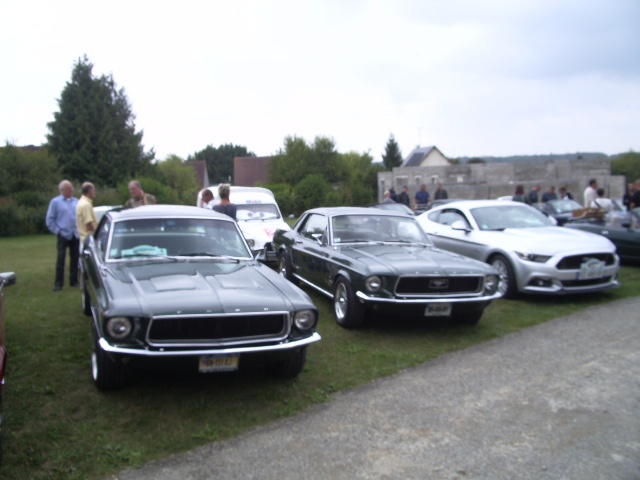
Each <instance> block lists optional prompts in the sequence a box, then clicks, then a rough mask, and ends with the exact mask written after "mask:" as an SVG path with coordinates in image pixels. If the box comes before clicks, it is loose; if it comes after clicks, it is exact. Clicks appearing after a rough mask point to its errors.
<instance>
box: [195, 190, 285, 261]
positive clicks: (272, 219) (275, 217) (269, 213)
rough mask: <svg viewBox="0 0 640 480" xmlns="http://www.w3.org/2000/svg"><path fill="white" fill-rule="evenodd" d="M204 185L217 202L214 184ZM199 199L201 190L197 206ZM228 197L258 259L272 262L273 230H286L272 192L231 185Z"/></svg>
mask: <svg viewBox="0 0 640 480" xmlns="http://www.w3.org/2000/svg"><path fill="white" fill-rule="evenodd" d="M207 188H208V190H210V191H211V193H213V201H212V204H214V205H215V204H218V203H220V196H219V194H218V187H217V186H212V187H207ZM201 200H202V191H201V192H199V193H198V198H197V200H196V206H200V201H201ZM229 201H230V202H231V203H233V204H234V205H235V206H236V208H237V211H236V219H237V221H238V225H239V226H240V230H242V234H243V235H244V237H245V238H246V239H247V242H248V244H249V246H250V247H251V250H252V251H253V252H254V255H256V257H257V258H258V260H260V261H262V262H265V263H275V262H276V261H277V258H276V252H275V250H274V249H273V234H274V233H276V230H278V229H281V230H287V229H288V228H289V224H288V223H287V222H285V221H284V218H283V217H282V213H281V212H280V207H278V203H277V202H276V199H275V197H274V195H273V192H272V191H271V190H269V189H268V188H262V187H239V186H235V185H232V186H231V187H230V194H229Z"/></svg>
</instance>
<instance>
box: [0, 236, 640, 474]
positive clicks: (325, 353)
mask: <svg viewBox="0 0 640 480" xmlns="http://www.w3.org/2000/svg"><path fill="white" fill-rule="evenodd" d="M0 252H1V254H0V255H1V256H0V270H2V271H15V272H16V273H17V275H18V283H17V284H16V285H15V286H13V287H10V288H8V289H6V291H5V299H6V303H5V306H6V315H7V325H6V330H7V338H8V348H9V365H8V374H7V378H6V386H5V399H4V414H5V424H4V426H3V430H4V437H5V438H4V443H5V455H4V465H3V466H2V469H1V470H0V475H1V476H2V477H3V478H12V479H17V480H20V479H44V478H47V479H50V478H53V479H94V478H95V479H98V478H105V477H106V476H107V475H109V474H112V473H115V472H117V471H120V470H122V469H124V468H127V467H135V466H140V465H142V464H144V463H145V462H147V461H149V460H152V459H155V458H160V457H164V456H167V455H169V454H172V453H178V452H181V451H185V450H188V449H191V448H194V447H197V446H199V445H202V444H204V443H206V442H210V441H213V440H221V439H225V438H229V437H232V436H235V435H238V434H240V433H242V432H244V431H246V430H248V429H250V428H252V427H255V426H257V425H260V424H264V423H267V422H269V421H272V420H274V419H277V418H280V417H285V416H289V415H293V414H295V413H298V412H300V411H302V410H304V409H305V408H307V407H309V406H310V405H312V404H316V403H320V402H325V401H327V400H328V399H330V398H331V396H332V395H333V394H334V393H335V392H338V391H341V390H345V389H348V388H352V387H355V386H357V385H361V384H364V383H366V382H370V381H372V380H374V379H376V378H379V377H383V376H387V375H391V374H393V373H396V372H398V371H399V370H401V369H404V368H407V367H411V366H413V365H416V364H418V363H421V362H425V361H429V360H430V359H433V358H435V357H437V356H439V355H442V354H444V353H447V352H451V351H455V350H459V349H462V348H465V347H468V346H470V345H473V344H476V343H479V342H483V341H486V340H489V339H492V338H496V337H499V336H501V335H505V334H507V333H509V332H513V331H516V330H519V329H521V328H525V327H528V326H532V325H536V324H539V323H542V322H545V321H548V320H550V319H552V318H555V317H557V316H562V315H566V314H569V313H571V312H574V311H576V310H579V309H582V308H586V307H589V306H590V305H595V304H599V303H603V302H610V301H613V300H617V299H619V298H624V297H630V296H635V295H638V292H640V268H638V267H623V269H622V271H621V281H622V287H621V288H619V289H617V290H614V291H611V292H606V293H601V294H595V295H584V296H572V297H562V298H543V297H536V298H524V299H518V300H498V301H496V302H494V303H493V304H492V305H491V306H490V307H489V308H488V309H487V310H486V312H485V315H484V317H483V318H482V320H481V321H480V323H479V324H478V325H477V326H475V327H459V326H452V325H449V324H447V322H433V321H429V322H427V321H424V320H409V319H375V320H373V321H372V322H371V323H370V324H369V325H368V326H367V327H366V328H363V329H361V330H356V331H347V330H344V329H341V328H340V327H338V326H337V325H336V324H335V322H334V321H333V316H332V313H331V303H330V301H329V300H328V299H326V298H324V297H320V296H318V295H316V294H315V293H314V292H311V291H308V293H309V294H310V295H311V297H312V299H313V300H314V302H315V303H316V305H317V306H318V308H319V310H320V315H321V317H320V318H321V320H320V325H319V328H318V330H319V331H320V333H321V334H322V336H323V340H322V341H321V342H319V343H317V344H314V345H312V346H310V347H309V356H308V360H307V366H306V368H305V370H304V372H303V373H302V374H301V375H300V376H299V377H298V378H296V379H293V380H288V381H282V380H278V379H275V378H273V377H271V376H269V375H265V374H264V372H262V371H260V370H248V371H241V372H239V373H237V374H228V375H225V374H223V375H214V376H200V375H197V374H187V375H185V374H184V372H182V373H176V372H168V371H157V370H155V371H150V372H139V373H137V374H136V375H135V377H134V378H133V381H131V382H130V384H129V386H128V387H127V388H125V389H124V390H121V391H117V392H111V393H108V394H105V393H101V392H98V391H97V390H96V389H95V388H94V387H93V384H92V382H91V375H90V359H89V352H90V347H91V338H90V328H89V327H90V324H89V319H88V317H85V316H84V315H83V314H82V309H81V305H80V303H81V302H80V291H79V290H78V289H70V288H64V289H63V290H62V291H61V292H52V290H51V288H52V286H53V277H54V263H55V241H54V239H53V237H51V236H33V237H20V238H3V239H0Z"/></svg>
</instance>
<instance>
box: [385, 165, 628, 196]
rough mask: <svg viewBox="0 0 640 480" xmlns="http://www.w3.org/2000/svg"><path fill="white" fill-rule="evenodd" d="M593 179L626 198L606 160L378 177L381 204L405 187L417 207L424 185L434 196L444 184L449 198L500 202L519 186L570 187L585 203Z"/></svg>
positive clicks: (412, 170)
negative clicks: (392, 191)
mask: <svg viewBox="0 0 640 480" xmlns="http://www.w3.org/2000/svg"><path fill="white" fill-rule="evenodd" d="M590 178H595V179H596V180H598V185H599V186H601V187H603V188H604V189H605V192H606V195H607V196H608V197H609V198H612V199H618V198H621V197H622V195H623V194H624V190H625V183H626V181H625V177H624V176H620V175H611V160H609V159H608V158H602V159H597V160H583V159H579V160H578V159H577V160H557V161H549V162H518V163H474V164H464V165H447V166H433V167H407V168H402V167H398V168H394V169H393V171H391V172H381V173H378V200H379V201H382V198H383V193H384V191H385V189H388V188H390V187H391V186H394V187H395V188H396V192H399V191H400V190H401V189H402V187H403V186H404V185H408V186H409V196H410V197H411V200H412V206H413V197H414V195H415V193H416V192H417V191H418V190H419V189H420V185H421V184H422V183H425V184H426V185H427V190H428V191H429V193H431V194H432V195H433V191H434V190H435V184H436V183H438V182H440V183H442V184H443V186H444V188H445V189H446V190H447V192H448V193H449V198H464V199H484V198H498V197H502V196H505V195H513V192H514V190H515V187H516V185H518V184H520V185H523V186H524V190H525V193H526V192H528V191H529V190H531V188H533V187H534V186H535V185H540V186H541V187H542V191H545V190H547V189H548V188H549V187H550V186H551V185H554V186H555V187H556V191H557V189H558V188H560V187H561V186H566V187H567V190H569V191H570V192H571V193H573V195H574V197H575V199H576V200H577V201H578V202H579V203H582V193H583V191H584V189H585V188H586V187H587V185H588V184H589V179H590Z"/></svg>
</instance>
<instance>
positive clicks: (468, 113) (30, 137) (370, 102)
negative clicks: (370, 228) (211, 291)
mask: <svg viewBox="0 0 640 480" xmlns="http://www.w3.org/2000/svg"><path fill="white" fill-rule="evenodd" d="M639 21H640V0H482V1H480V0H459V1H458V0H441V1H439V0H388V1H387V0H384V1H383V0H379V1H375V0H372V1H358V0H318V1H313V0H310V1H305V0H291V1H289V0H286V1H285V0H282V1H279V0H272V1H268V0H264V1H258V0H256V1H252V0H229V1H218V0H209V1H190V0H182V1H178V2H176V1H173V2H165V1H163V0H160V1H158V0H156V1H132V0H127V1H121V0H110V1H108V2H91V1H86V0H84V1H74V0H56V1H51V0H42V1H31V0H0V72H1V73H0V141H1V142H2V143H3V144H4V143H6V142H9V143H12V144H15V145H29V144H34V145H40V144H42V143H44V142H46V134H47V132H48V129H47V123H48V122H50V121H52V120H53V113H54V112H55V111H57V110H58V103H57V101H58V99H59V98H60V94H61V92H62V90H63V88H64V87H65V84H66V83H67V82H68V81H70V79H71V71H72V69H73V65H74V63H75V62H77V60H78V59H79V58H80V57H82V56H83V55H85V54H86V55H87V56H88V58H89V60H90V61H91V63H93V64H94V69H93V73H94V75H96V76H100V75H102V74H106V75H109V74H111V75H113V78H114V80H115V82H116V83H117V86H118V87H119V88H124V89H125V92H126V94H127V97H128V99H129V103H130V105H131V107H132V110H133V112H134V114H135V115H136V119H135V123H136V129H137V130H142V131H143V132H144V137H143V144H144V146H145V149H146V150H149V149H150V148H153V149H154V150H155V151H156V158H158V159H164V158H166V156H167V155H169V154H176V155H179V156H181V157H183V158H186V157H187V156H188V155H189V154H193V153H195V152H197V151H199V150H202V149H203V148H205V147H206V146H207V145H213V146H214V147H218V146H219V145H221V144H226V143H232V144H235V145H242V146H245V147H247V149H248V150H250V151H253V152H254V153H255V154H256V155H260V156H263V155H271V154H274V153H276V152H277V151H278V150H279V149H281V148H282V147H283V144H284V139H285V137H287V136H293V135H296V136H299V137H303V138H304V139H305V140H307V142H309V143H311V142H313V140H314V138H315V137H316V136H326V137H331V138H332V139H333V140H334V141H335V144H336V148H337V150H338V151H339V152H343V153H344V152H349V151H355V152H358V153H364V152H368V153H370V154H371V155H372V157H373V158H374V159H375V160H380V158H381V155H382V153H384V147H385V145H386V143H387V140H388V139H389V135H390V134H393V135H394V136H395V138H396V140H397V142H398V144H399V146H400V149H401V152H402V154H403V156H404V157H406V156H408V154H409V152H410V151H411V150H412V149H413V148H415V147H416V146H418V145H420V146H430V145H435V146H437V147H438V148H439V149H440V150H441V151H442V152H443V154H444V155H445V156H448V157H451V158H454V157H459V156H507V155H534V154H549V153H573V152H578V151H581V152H604V153H606V154H616V153H622V152H627V151H629V150H634V151H639V150H640V28H639V27H638V23H639Z"/></svg>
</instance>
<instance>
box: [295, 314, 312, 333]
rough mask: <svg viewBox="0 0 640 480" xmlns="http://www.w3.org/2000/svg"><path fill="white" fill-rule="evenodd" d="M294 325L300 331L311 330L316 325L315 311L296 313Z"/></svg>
mask: <svg viewBox="0 0 640 480" xmlns="http://www.w3.org/2000/svg"><path fill="white" fill-rule="evenodd" d="M293 323H294V324H295V326H296V328H297V329H298V330H309V329H310V328H313V326H314V325H315V324H316V313H315V312H314V311H313V310H301V311H299V312H296V314H295V316H294V317H293Z"/></svg>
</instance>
